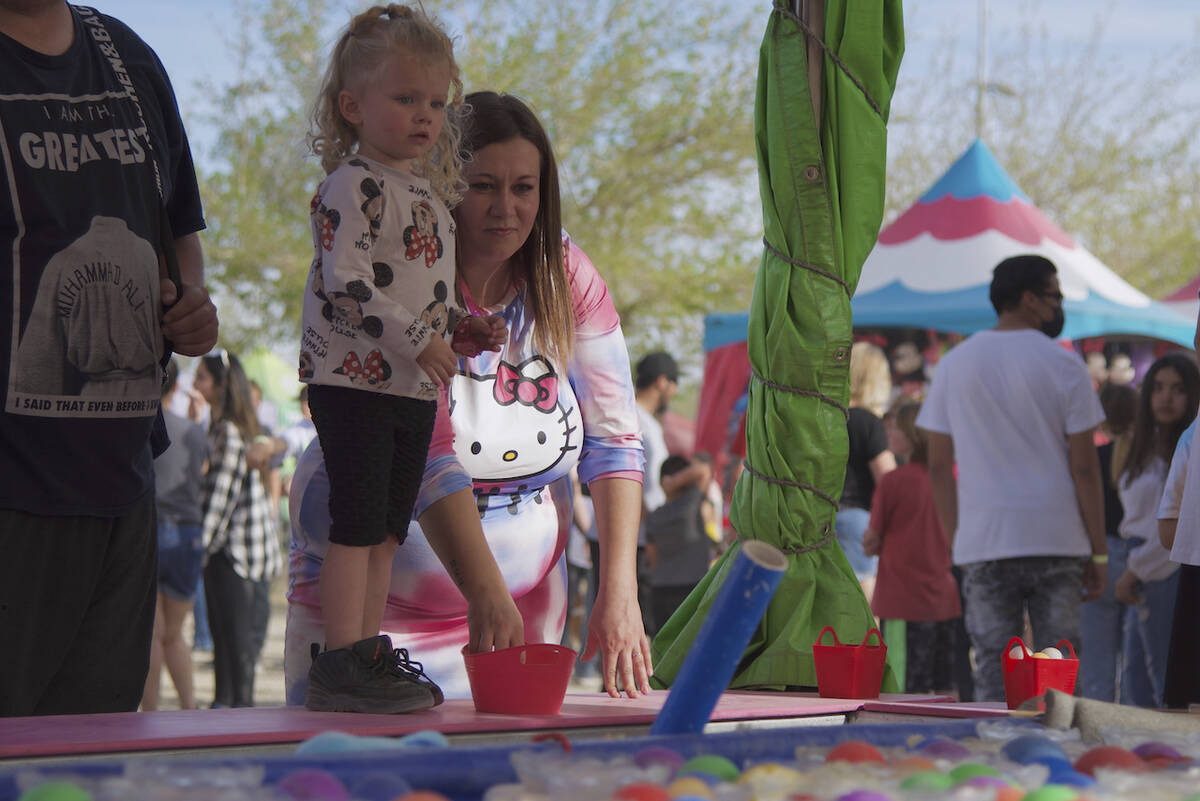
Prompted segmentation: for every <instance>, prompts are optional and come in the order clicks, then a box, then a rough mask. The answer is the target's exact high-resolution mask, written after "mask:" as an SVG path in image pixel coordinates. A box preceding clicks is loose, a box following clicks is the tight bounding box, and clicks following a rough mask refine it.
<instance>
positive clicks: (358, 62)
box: [308, 3, 467, 207]
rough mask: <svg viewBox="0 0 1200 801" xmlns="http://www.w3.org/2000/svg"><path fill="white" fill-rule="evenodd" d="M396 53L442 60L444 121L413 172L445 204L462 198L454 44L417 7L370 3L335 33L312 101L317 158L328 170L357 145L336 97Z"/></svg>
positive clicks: (461, 111)
mask: <svg viewBox="0 0 1200 801" xmlns="http://www.w3.org/2000/svg"><path fill="white" fill-rule="evenodd" d="M397 53H402V54H406V55H413V56H419V57H422V58H425V59H428V60H429V61H438V60H443V61H444V62H445V64H446V68H447V70H448V71H449V73H450V98H449V102H448V103H447V104H446V120H445V122H444V123H443V125H442V133H441V135H440V136H439V137H438V140H437V141H436V142H434V144H433V147H432V148H430V150H429V152H428V153H426V154H425V155H424V156H422V157H421V158H419V159H415V160H414V161H413V172H415V173H416V174H418V175H420V176H421V177H423V178H425V179H426V180H428V181H429V183H430V184H431V185H432V186H433V189H434V191H436V192H437V193H438V196H439V197H441V199H442V201H443V202H444V203H445V204H446V205H447V206H451V207H452V206H454V205H456V204H457V203H458V202H459V201H461V200H462V192H463V190H464V189H465V188H466V187H465V184H464V183H463V180H462V178H461V173H462V167H463V161H462V154H461V153H460V152H459V151H460V147H461V142H462V128H463V122H464V119H465V116H466V113H467V107H466V105H465V104H464V103H463V84H462V77H461V75H460V73H459V69H458V63H457V62H456V61H455V60H454V43H453V42H452V41H451V39H450V36H449V35H448V34H447V33H446V31H445V30H444V29H443V28H442V26H441V24H440V23H439V22H438V21H437V20H435V19H433V18H431V17H430V16H428V15H427V14H426V13H425V10H424V9H423V8H421V7H420V6H417V7H415V8H414V7H410V6H405V5H398V4H396V3H391V4H389V5H387V6H371V7H370V8H369V9H367V10H366V11H364V12H363V13H361V14H359V15H358V16H356V17H355V18H354V19H352V20H350V24H349V25H348V26H346V29H345V30H344V31H342V34H341V36H339V37H338V41H337V44H336V45H334V47H333V54H332V56H331V57H330V59H329V66H328V67H327V68H326V69H325V77H324V79H323V80H322V81H321V89H320V92H319V93H318V94H317V100H316V103H314V104H313V111H312V130H311V131H310V133H309V137H308V140H309V146H310V147H311V148H312V152H313V154H314V155H316V156H317V157H318V158H320V159H321V167H322V168H323V169H324V170H325V172H326V173H331V172H333V171H334V170H335V169H337V166H338V164H339V163H341V161H342V159H344V158H345V157H346V156H349V155H350V154H352V153H353V152H355V150H356V149H357V145H358V132H357V131H356V130H355V128H354V126H353V125H351V124H350V122H349V121H347V120H346V118H345V117H343V116H342V113H341V110H340V108H339V104H338V95H340V94H341V93H342V91H343V90H345V89H347V88H357V87H359V86H362V85H364V84H366V83H368V82H369V81H371V80H373V79H374V78H375V77H376V76H377V74H378V72H379V70H380V68H381V67H382V66H383V65H384V62H386V61H387V59H388V58H389V57H391V56H393V55H395V54H397Z"/></svg>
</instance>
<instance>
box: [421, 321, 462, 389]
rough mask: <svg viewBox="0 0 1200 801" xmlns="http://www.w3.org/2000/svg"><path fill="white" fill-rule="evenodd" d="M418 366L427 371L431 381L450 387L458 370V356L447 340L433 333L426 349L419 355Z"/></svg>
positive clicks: (426, 373)
mask: <svg viewBox="0 0 1200 801" xmlns="http://www.w3.org/2000/svg"><path fill="white" fill-rule="evenodd" d="M417 366H418V367H420V368H421V369H422V370H424V371H425V375H427V376H429V380H430V381H433V382H434V383H435V384H437V385H438V386H441V387H448V386H450V381H451V379H453V378H454V373H455V371H456V370H458V357H457V356H455V355H454V351H452V350H450V346H449V345H447V344H446V340H444V339H442V338H441V337H440V336H438V335H437V334H433V335H432V336H431V337H430V338H429V344H428V345H426V346H425V350H423V351H421V354H420V355H419V356H417Z"/></svg>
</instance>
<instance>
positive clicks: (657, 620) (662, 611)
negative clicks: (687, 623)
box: [650, 584, 696, 629]
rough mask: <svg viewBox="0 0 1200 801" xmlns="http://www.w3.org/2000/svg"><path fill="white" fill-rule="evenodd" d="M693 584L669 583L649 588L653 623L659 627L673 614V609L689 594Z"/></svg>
mask: <svg viewBox="0 0 1200 801" xmlns="http://www.w3.org/2000/svg"><path fill="white" fill-rule="evenodd" d="M695 586H696V585H694V584H670V585H667V586H659V587H652V588H651V589H650V601H651V609H652V610H653V613H652V614H653V615H654V624H655V625H656V626H658V627H659V628H660V629H661V628H662V627H663V626H664V625H665V624H666V622H667V621H668V620H669V619H670V617H671V615H673V614H675V610H676V609H678V608H679V605H680V604H682V603H683V602H684V600H685V599H686V598H687V597H688V595H690V594H691V592H692V589H693V588H694V587H695Z"/></svg>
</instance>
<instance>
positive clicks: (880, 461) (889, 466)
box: [867, 451, 896, 484]
mask: <svg viewBox="0 0 1200 801" xmlns="http://www.w3.org/2000/svg"><path fill="white" fill-rule="evenodd" d="M867 467H869V468H870V469H871V478H873V479H875V483H876V484H878V483H879V479H881V478H883V477H884V475H885V474H887V473H890V472H892V471H893V470H895V469H896V457H895V455H893V454H892V452H891V451H880V452H879V453H877V454H875V458H874V459H872V460H871V461H869V462H867Z"/></svg>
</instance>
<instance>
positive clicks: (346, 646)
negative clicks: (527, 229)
mask: <svg viewBox="0 0 1200 801" xmlns="http://www.w3.org/2000/svg"><path fill="white" fill-rule="evenodd" d="M461 113H462V82H461V80H460V79H459V70H458V65H457V64H456V63H455V61H454V54H453V51H452V46H451V42H450V39H449V37H448V36H447V35H446V33H445V32H444V31H443V30H442V29H441V27H440V26H439V25H438V24H437V23H435V22H434V21H432V20H431V19H429V18H428V17H427V16H426V15H425V14H424V13H423V12H422V11H420V10H418V9H413V8H409V7H407V6H401V5H395V4H392V5H388V6H387V7H383V6H374V7H372V8H370V9H369V10H367V11H366V12H364V13H362V14H359V15H358V16H357V17H355V18H354V19H353V20H352V21H351V22H350V25H349V27H348V28H347V29H346V31H345V32H344V33H343V34H342V36H341V37H340V38H339V40H338V42H337V44H336V45H335V46H334V50H333V55H332V57H331V60H330V64H329V67H328V69H327V70H326V73H325V79H324V83H323V85H322V88H321V92H320V95H319V96H318V99H317V102H316V107H315V109H314V112H313V127H314V133H313V136H312V150H313V152H314V153H315V154H316V155H317V156H319V157H320V159H321V165H322V167H324V168H325V171H326V172H327V173H328V176H327V177H326V178H325V180H324V181H323V182H322V183H321V185H320V187H319V188H318V189H317V193H316V195H315V197H313V200H312V204H311V208H310V212H311V219H312V231H313V246H314V250H315V256H314V258H313V264H312V269H311V271H310V273H309V277H308V284H307V286H306V288H305V293H304V310H303V317H302V325H301V330H302V339H301V346H300V380H301V381H303V382H305V383H308V384H309V385H310V387H309V406H310V409H311V411H312V417H313V423H314V425H315V426H316V428H317V436H318V437H319V439H320V445H321V449H322V451H323V452H324V456H325V466H326V470H327V472H328V476H329V486H330V491H329V514H330V520H331V522H330V526H329V540H330V545H329V551H328V553H327V554H326V556H325V560H324V564H323V566H322V568H321V577H320V599H321V609H322V613H323V616H324V620H325V648H326V650H325V651H323V652H320V651H319V649H318V648H317V646H316V645H314V646H313V650H314V658H313V664H312V667H311V669H310V672H309V684H308V693H307V696H306V699H305V705H306V706H308V708H309V709H315V710H323V711H347V712H411V711H414V710H418V709H426V708H429V707H431V706H434V705H435V704H437V703H440V702H441V700H442V693H441V691H440V690H439V689H438V687H437V686H436V685H435V684H434V683H433V682H432V681H430V680H429V679H428V678H427V677H426V676H425V674H424V673H423V672H422V670H421V667H420V665H419V664H417V663H415V662H412V661H410V660H409V659H408V654H407V652H406V651H405V650H404V649H396V650H393V649H392V645H391V641H390V640H389V639H388V637H387V636H384V635H380V634H379V628H380V621H381V619H382V616H383V608H384V603H385V600H386V598H387V591H388V581H389V577H390V575H391V564H392V557H393V555H394V554H395V551H396V548H397V547H398V546H399V544H400V543H401V542H402V540H403V538H404V536H405V535H406V533H407V531H408V523H409V520H410V518H411V517H412V512H413V506H414V503H415V500H416V496H417V490H418V489H419V487H420V482H421V475H422V471H423V469H424V467H425V459H426V455H427V452H428V449H429V442H430V438H431V436H432V432H433V419H434V411H435V409H436V407H437V398H438V392H439V388H440V387H441V386H445V385H446V384H448V383H449V382H450V379H451V378H452V376H453V375H454V372H455V370H456V369H457V366H458V359H457V356H456V355H455V351H456V350H457V351H458V352H459V353H463V354H466V355H475V354H477V353H479V351H480V350H481V349H488V350H495V349H496V348H498V347H499V345H500V343H501V342H503V341H504V338H505V333H506V332H505V329H504V324H503V322H502V321H501V320H499V319H497V318H472V317H463V318H462V319H461V321H460V322H458V324H457V325H456V324H455V318H456V317H457V316H458V315H457V310H456V309H455V308H454V307H453V305H452V303H453V294H452V289H453V287H454V221H453V219H452V218H451V216H450V213H449V211H448V210H447V206H448V205H452V204H454V203H457V202H458V200H459V199H460V194H459V190H460V178H459V171H460V168H461V167H462V161H461V157H460V155H459V149H458V146H459V138H460V127H459V126H460V115H461ZM448 330H452V331H454V339H453V340H452V342H453V350H452V347H451V345H450V344H447V342H446V341H445V339H444V335H445V334H446V333H447V331H448Z"/></svg>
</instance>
